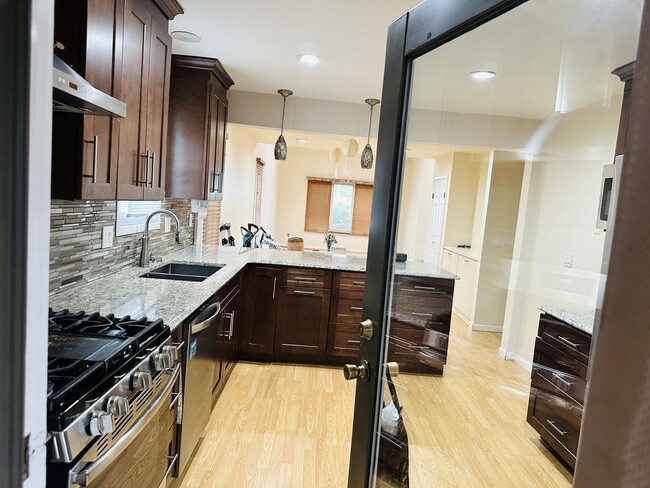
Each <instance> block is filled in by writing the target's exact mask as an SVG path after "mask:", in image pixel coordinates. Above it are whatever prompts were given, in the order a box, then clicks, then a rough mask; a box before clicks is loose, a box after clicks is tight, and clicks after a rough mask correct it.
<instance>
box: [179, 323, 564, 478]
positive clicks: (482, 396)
mask: <svg viewBox="0 0 650 488" xmlns="http://www.w3.org/2000/svg"><path fill="white" fill-rule="evenodd" d="M499 340H500V336H499V335H498V334H493V333H489V332H471V331H470V330H469V329H468V328H467V326H466V325H465V324H463V323H462V322H460V321H456V320H453V321H452V331H451V340H450V345H449V356H448V365H447V366H446V368H445V374H444V377H442V378H439V377H429V376H419V375H400V376H399V377H397V378H396V380H395V382H396V384H397V386H398V388H397V390H398V396H399V398H400V403H401V404H402V406H403V407H404V411H403V416H404V419H405V423H406V428H407V432H408V435H409V456H410V457H409V459H410V486H411V487H412V488H433V487H436V488H437V487H441V488H452V487H459V488H468V487H477V488H479V487H480V488H483V487H499V488H501V487H508V486H512V487H518V488H537V487H569V486H571V479H572V478H571V475H570V474H569V473H568V472H567V471H566V469H565V468H564V467H563V466H562V465H561V464H560V463H559V462H558V461H557V460H556V459H555V458H554V457H553V456H552V455H551V454H550V453H549V452H548V450H547V449H546V448H545V447H544V446H543V445H542V444H541V442H540V440H539V436H538V435H537V433H536V432H535V431H534V430H533V429H532V427H530V426H529V425H528V424H527V423H526V406H527V401H528V388H529V384H530V377H529V375H528V374H527V373H526V372H525V371H524V370H523V369H521V368H520V367H519V366H517V365H516V364H515V363H514V362H511V361H504V360H502V359H501V358H500V357H499V356H498V354H497V350H498V347H499ZM353 407H354V384H353V383H352V382H346V381H345V380H344V379H343V374H342V372H341V370H340V369H339V368H336V369H334V368H320V367H309V366H293V365H281V364H250V363H239V364H237V366H235V369H234V370H233V372H232V376H231V377H230V380H229V382H228V384H227V385H226V387H225V389H224V391H223V393H222V395H221V397H220V398H219V400H218V402H217V405H216V406H215V409H214V411H213V413H212V417H211V419H210V423H209V424H208V427H207V433H206V436H205V440H204V441H203V443H202V444H201V446H200V448H199V451H198V452H197V455H196V457H195V459H194V461H193V463H192V465H191V466H190V468H189V471H188V473H187V475H186V477H185V479H184V481H183V484H182V487H183V488H189V487H192V488H195V487H204V486H205V487H214V488H217V487H219V488H221V487H227V488H239V487H265V488H266V487H277V488H294V487H295V488H321V487H322V488H330V487H345V486H346V484H347V472H348V463H349V450H350V438H351V428H352V412H353Z"/></svg>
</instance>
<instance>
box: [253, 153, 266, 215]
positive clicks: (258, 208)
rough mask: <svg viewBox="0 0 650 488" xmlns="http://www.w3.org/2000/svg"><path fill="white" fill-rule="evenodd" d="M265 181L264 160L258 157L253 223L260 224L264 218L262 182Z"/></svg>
mask: <svg viewBox="0 0 650 488" xmlns="http://www.w3.org/2000/svg"><path fill="white" fill-rule="evenodd" d="M263 183H264V161H262V160H261V159H260V158H257V166H255V203H254V206H253V223H255V224H257V225H260V220H261V219H262V184H263Z"/></svg>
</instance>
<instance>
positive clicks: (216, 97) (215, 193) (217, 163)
mask: <svg viewBox="0 0 650 488" xmlns="http://www.w3.org/2000/svg"><path fill="white" fill-rule="evenodd" d="M210 104H211V108H210V110H211V115H210V134H209V142H210V149H211V153H210V171H209V175H208V198H209V199H210V200H213V199H214V200H216V199H219V198H220V195H221V193H222V192H223V160H224V157H225V154H226V120H227V117H228V100H227V99H226V90H225V89H224V88H223V87H222V86H221V84H220V83H219V82H217V81H216V80H215V79H213V82H212V97H211V99H210ZM213 117H214V118H216V119H213Z"/></svg>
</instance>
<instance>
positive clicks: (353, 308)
mask: <svg viewBox="0 0 650 488" xmlns="http://www.w3.org/2000/svg"><path fill="white" fill-rule="evenodd" d="M350 310H356V311H360V312H363V307H350Z"/></svg>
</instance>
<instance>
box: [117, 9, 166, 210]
mask: <svg viewBox="0 0 650 488" xmlns="http://www.w3.org/2000/svg"><path fill="white" fill-rule="evenodd" d="M168 20H169V19H168V18H167V17H165V15H164V14H163V12H162V11H161V10H160V9H159V8H158V6H157V5H156V4H154V3H153V2H152V1H150V0H125V8H124V21H123V23H124V33H123V39H122V53H123V57H122V71H121V78H120V86H121V93H122V97H121V99H122V101H124V102H125V103H126V106H127V113H126V118H125V119H124V120H122V121H120V124H121V127H120V137H119V146H120V151H119V162H118V164H119V169H118V175H117V178H118V179H117V198H118V199H120V200H122V199H125V200H158V199H162V198H164V196H165V167H166V152H167V116H168V104H169V77H170V69H171V36H170V35H169V34H168V33H167V30H168Z"/></svg>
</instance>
